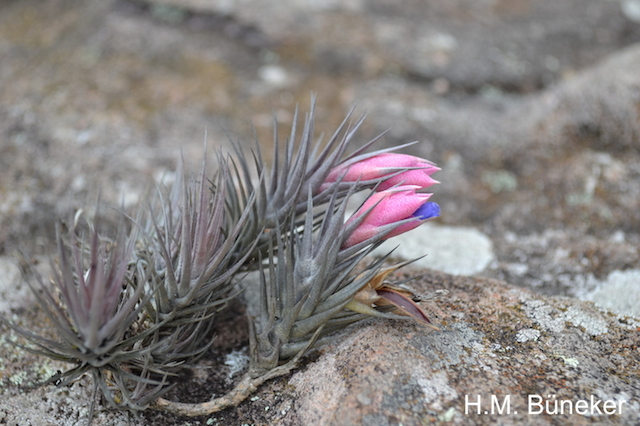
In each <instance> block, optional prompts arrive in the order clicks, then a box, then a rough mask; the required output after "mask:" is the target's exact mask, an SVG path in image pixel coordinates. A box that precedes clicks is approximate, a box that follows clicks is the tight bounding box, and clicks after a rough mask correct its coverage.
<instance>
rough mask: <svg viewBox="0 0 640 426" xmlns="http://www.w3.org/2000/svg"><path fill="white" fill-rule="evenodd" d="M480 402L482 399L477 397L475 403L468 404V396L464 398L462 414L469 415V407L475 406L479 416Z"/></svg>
mask: <svg viewBox="0 0 640 426" xmlns="http://www.w3.org/2000/svg"><path fill="white" fill-rule="evenodd" d="M481 402H482V397H480V395H478V399H477V402H469V395H465V396H464V414H465V415H467V414H469V406H471V405H475V406H476V411H477V414H480V403H481Z"/></svg>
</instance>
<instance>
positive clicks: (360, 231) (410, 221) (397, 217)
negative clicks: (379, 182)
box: [343, 185, 440, 248]
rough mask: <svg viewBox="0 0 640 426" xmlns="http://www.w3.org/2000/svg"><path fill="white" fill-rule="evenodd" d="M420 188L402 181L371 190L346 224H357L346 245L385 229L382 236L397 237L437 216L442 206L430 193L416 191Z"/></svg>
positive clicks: (352, 244) (356, 242)
mask: <svg viewBox="0 0 640 426" xmlns="http://www.w3.org/2000/svg"><path fill="white" fill-rule="evenodd" d="M418 189H420V187H419V186H417V185H403V186H398V187H395V188H392V189H387V190H385V191H380V192H376V193H374V194H372V195H371V196H370V197H369V198H368V199H367V201H365V202H364V204H363V205H362V206H361V207H360V208H359V209H358V211H357V212H356V213H355V214H354V215H353V216H352V217H351V218H350V219H349V220H348V221H347V223H346V224H345V228H347V229H348V228H349V227H350V225H351V226H353V225H356V224H357V225H356V227H355V229H353V230H352V231H351V233H350V234H349V236H348V237H347V238H346V240H345V241H344V243H343V248H348V247H351V246H354V245H356V244H358V243H361V242H363V241H366V240H369V239H370V238H371V237H373V236H375V235H377V234H380V233H386V234H385V235H384V237H383V239H386V238H390V237H394V236H396V235H400V234H402V233H405V232H407V231H410V230H412V229H414V228H416V227H418V226H419V225H420V224H422V223H423V222H425V221H426V220H429V219H432V218H434V217H438V216H439V215H440V207H439V206H438V205H437V204H436V203H433V202H428V200H429V197H431V194H425V193H419V192H416V190H418ZM394 225H395V226H394ZM390 226H391V228H390Z"/></svg>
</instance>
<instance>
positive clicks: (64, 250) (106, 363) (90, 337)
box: [2, 221, 169, 408]
mask: <svg viewBox="0 0 640 426" xmlns="http://www.w3.org/2000/svg"><path fill="white" fill-rule="evenodd" d="M75 223H76V222H75V221H74V224H75ZM89 234H90V237H89V238H90V241H89V244H88V247H87V246H86V245H85V244H86V241H85V239H84V237H83V236H81V235H79V234H78V233H77V232H76V227H75V225H74V226H73V227H72V228H71V229H70V231H69V233H68V235H67V236H66V237H65V236H64V235H63V233H62V232H61V230H60V227H58V230H57V245H58V259H57V262H54V260H53V259H52V260H51V269H52V271H53V276H52V281H53V283H54V284H55V288H54V290H53V291H52V290H50V289H49V287H48V286H47V285H46V284H45V281H44V280H43V278H42V277H41V276H40V275H39V274H38V273H37V271H35V269H33V270H32V273H33V276H34V279H35V281H36V284H33V283H32V281H31V280H27V282H28V283H29V285H30V286H31V289H32V290H33V293H34V294H35V296H36V298H37V300H38V302H39V304H40V306H41V308H42V309H43V311H44V313H45V314H46V316H47V317H48V318H49V319H50V320H51V322H52V323H53V324H54V325H55V327H56V331H57V332H58V335H59V339H58V340H52V339H47V338H44V337H41V336H38V335H37V334H34V333H31V332H29V331H26V330H23V329H21V328H18V327H16V326H15V325H13V324H11V323H9V322H7V321H5V320H4V319H2V321H3V322H5V323H7V324H8V325H9V326H10V327H11V328H13V329H14V330H15V331H16V332H17V333H18V334H19V335H22V336H23V337H25V338H26V339H27V340H28V341H29V342H30V343H31V345H30V346H22V347H23V348H24V349H26V350H28V351H31V352H34V353H36V354H40V355H45V356H48V357H50V358H53V359H55V360H59V361H66V362H69V363H72V364H75V366H74V367H72V368H70V369H69V370H67V371H65V372H62V373H59V374H56V375H55V376H53V377H52V378H51V379H50V380H49V382H52V383H56V384H57V385H60V386H62V385H66V384H69V383H70V382H72V381H73V380H74V379H76V378H78V377H79V376H80V375H82V374H84V373H87V372H89V373H91V374H92V375H93V378H94V382H95V386H96V388H99V389H100V390H101V391H102V394H103V395H104V396H105V398H106V399H107V400H108V401H109V402H110V403H111V404H112V405H114V406H127V407H131V408H143V407H146V406H147V405H148V403H149V402H150V401H152V400H154V399H156V398H157V397H158V396H160V395H161V394H162V392H163V390H164V389H165V387H166V385H167V384H168V383H167V382H166V378H167V376H168V375H169V373H168V372H166V371H163V366H161V365H158V364H156V363H155V362H154V360H153V358H152V357H151V356H150V352H151V351H152V350H153V349H154V344H153V343H152V342H153V340H154V339H152V338H151V339H150V336H151V335H153V334H154V333H156V332H157V331H158V329H159V327H160V325H159V324H154V325H150V326H149V327H147V329H146V330H144V331H142V332H137V333H132V330H133V329H134V328H136V327H137V326H138V325H137V323H138V322H139V320H140V315H141V312H142V309H143V306H144V305H145V304H146V303H147V302H148V301H149V299H150V293H149V292H147V291H146V290H145V288H144V286H139V285H134V283H133V274H132V270H131V263H130V262H131V258H132V253H133V250H134V244H135V241H136V232H135V231H134V232H132V234H131V235H130V236H129V237H126V236H125V225H124V224H121V227H120V230H119V232H118V235H117V237H116V238H115V239H107V238H104V237H103V236H101V235H100V233H99V229H98V226H97V225H91V226H90V227H89ZM145 342H146V343H145ZM92 407H93V404H92Z"/></svg>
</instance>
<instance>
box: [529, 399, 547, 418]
mask: <svg viewBox="0 0 640 426" xmlns="http://www.w3.org/2000/svg"><path fill="white" fill-rule="evenodd" d="M534 398H536V399H537V402H534ZM528 400H529V414H542V410H543V409H544V406H543V405H542V397H541V396H540V395H529V398H528ZM534 405H535V406H537V407H539V410H538V411H536V412H534V411H533V410H532V408H533V406H534Z"/></svg>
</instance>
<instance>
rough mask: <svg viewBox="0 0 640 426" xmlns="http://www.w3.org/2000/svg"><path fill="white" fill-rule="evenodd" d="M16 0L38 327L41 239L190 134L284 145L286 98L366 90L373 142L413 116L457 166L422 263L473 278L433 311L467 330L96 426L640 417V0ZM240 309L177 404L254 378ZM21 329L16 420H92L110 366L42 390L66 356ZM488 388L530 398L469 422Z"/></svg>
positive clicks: (7, 374) (31, 313)
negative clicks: (98, 385)
mask: <svg viewBox="0 0 640 426" xmlns="http://www.w3.org/2000/svg"><path fill="white" fill-rule="evenodd" d="M0 10H2V13H0V58H2V60H1V62H0V268H1V269H2V271H3V273H2V274H0V276H1V278H0V283H1V284H2V285H1V286H0V310H1V311H2V313H3V314H4V315H6V316H9V317H12V318H13V319H14V320H16V321H20V322H22V323H23V324H25V325H27V326H34V327H35V326H36V324H42V318H41V317H40V316H41V315H42V313H40V312H38V310H37V309H36V308H35V307H34V305H33V299H32V298H31V297H30V295H29V292H28V289H27V288H26V285H25V284H24V282H23V281H22V279H21V278H20V274H19V272H18V271H19V270H18V266H17V263H16V262H17V261H16V260H15V259H16V258H17V256H16V254H17V251H18V250H19V249H22V250H25V251H28V252H30V253H36V254H44V253H45V252H46V251H47V247H48V246H49V243H50V239H51V235H52V233H53V229H54V227H53V225H54V223H55V222H56V221H57V220H59V219H60V218H67V217H68V216H69V215H70V214H72V213H73V212H74V211H75V210H76V209H78V208H83V209H85V210H89V211H91V210H93V209H94V208H95V205H96V201H97V198H98V194H99V193H100V194H101V197H102V200H103V201H104V202H106V203H110V204H112V205H124V206H125V208H126V207H130V206H133V205H135V203H136V202H138V201H139V200H140V198H141V197H142V196H143V194H144V193H145V191H146V189H147V188H148V187H149V186H150V185H151V184H152V183H153V182H154V181H159V180H160V179H161V178H162V176H163V175H165V174H166V173H167V172H168V171H169V172H170V171H171V170H174V169H175V165H176V160H177V158H178V156H179V153H180V151H181V150H182V152H183V153H184V156H185V159H186V162H187V163H188V164H199V158H200V156H201V153H202V147H203V140H204V135H205V131H206V134H207V139H208V143H209V146H211V145H216V146H221V147H223V148H225V147H228V136H227V133H228V134H230V135H232V138H234V139H239V140H240V141H244V142H247V143H251V142H252V141H253V138H254V132H255V134H256V135H257V137H258V138H259V140H260V141H261V142H262V144H263V145H264V146H265V147H269V146H270V144H271V138H272V120H273V116H274V114H275V116H276V117H277V118H278V120H279V122H280V123H282V126H283V128H284V129H287V128H288V127H289V126H290V124H291V121H292V117H293V114H292V111H293V110H294V108H295V106H296V105H297V104H300V106H301V108H302V109H303V110H307V108H308V104H309V99H310V96H311V93H317V96H318V102H317V108H316V112H317V117H316V120H317V121H316V129H317V131H318V132H324V133H331V132H332V131H333V130H334V129H335V127H336V126H337V125H338V124H339V122H340V121H341V120H342V119H343V118H344V115H345V114H346V113H347V111H348V110H349V109H350V107H351V106H352V105H354V104H355V103H357V107H356V115H357V114H361V113H365V112H366V113H367V114H368V116H367V120H366V122H365V125H364V127H363V128H362V131H361V132H360V138H361V141H362V142H365V141H366V140H368V139H370V138H372V137H374V136H375V135H376V134H378V133H380V132H383V131H385V130H387V129H390V131H389V132H388V133H387V134H386V135H385V137H384V138H383V139H382V141H381V142H380V144H379V145H381V146H382V145H384V146H392V145H397V144H401V143H405V142H409V141H413V140H419V141H420V142H419V143H418V144H416V145H414V146H412V147H411V148H409V149H408V150H407V152H409V153H413V154H418V155H421V156H424V157H427V158H429V159H431V160H433V161H435V162H436V163H438V165H439V166H440V167H441V168H442V171H441V172H439V173H438V174H437V176H436V178H437V179H438V180H439V181H440V182H442V183H441V185H439V186H438V187H437V189H436V190H435V191H436V195H434V198H433V200H434V201H437V202H438V203H439V204H440V205H441V207H442V217H441V219H439V220H438V221H437V222H436V223H430V224H429V225H426V226H423V227H422V228H421V229H420V230H419V231H416V232H414V233H411V234H407V237H409V238H410V239H406V240H404V241H402V242H401V247H400V249H399V251H398V254H397V255H398V256H399V257H402V256H409V257H415V255H417V254H425V253H426V254H428V256H427V257H426V258H424V259H423V260H422V261H421V263H420V264H419V265H417V267H418V268H420V269H419V273H424V274H425V276H424V277H422V278H421V279H419V280H417V281H415V282H414V286H415V288H416V289H417V290H419V292H424V293H429V292H432V291H434V290H438V289H447V290H449V294H448V295H446V296H442V297H440V298H438V299H436V300H433V301H431V302H429V303H428V304H427V305H425V307H426V308H427V309H432V310H433V313H434V316H436V317H437V319H436V321H437V322H438V323H439V324H440V325H441V327H442V329H443V331H442V332H425V330H424V329H422V328H420V327H419V326H417V325H413V324H405V323H396V322H390V321H377V320H376V321H373V320H371V321H368V322H366V323H364V324H361V325H359V326H356V327H353V328H351V329H349V330H347V331H346V332H345V333H344V335H343V336H342V337H341V338H340V339H338V340H336V342H335V343H334V344H333V345H331V346H329V347H325V348H323V349H322V350H321V351H320V352H317V353H315V354H312V355H311V356H310V357H309V358H307V359H306V360H305V363H304V365H303V366H302V367H301V368H300V369H299V370H297V371H296V372H295V373H293V374H292V375H291V376H288V377H283V378H281V379H278V380H274V381H273V382H270V383H268V384H267V385H265V386H264V387H262V388H261V389H260V390H259V391H258V392H257V394H256V396H255V398H254V400H252V401H247V402H245V403H244V404H242V405H241V406H240V407H239V408H238V409H236V410H226V411H224V412H223V413H220V414H219V415H216V416H210V417H207V418H197V419H191V420H186V419H181V418H174V417H171V416H166V415H159V414H157V413H153V412H151V413H142V414H141V413H117V412H111V411H109V410H107V409H106V408H102V407H101V408H99V410H98V414H97V418H96V420H95V424H103V425H119V424H142V425H144V424H149V425H151V424H154V425H174V424H176V425H177V424H180V425H182V424H186V423H187V422H189V423H190V424H192V425H196V424H202V425H205V424H283V425H298V424H367V425H395V424H404V425H407V424H426V423H432V422H435V423H438V422H441V423H446V422H453V423H460V424H495V423H500V424H523V423H524V424H545V423H546V424H567V423H570V424H629V423H631V422H633V421H635V419H637V418H638V417H639V416H640V401H639V398H640V379H638V377H640V361H639V359H640V349H639V347H638V345H639V341H640V338H639V337H638V333H639V332H640V319H639V318H640V262H639V261H640V250H639V248H638V247H639V246H640V113H639V112H640V109H639V107H640V74H639V73H638V72H637V70H638V69H640V44H638V43H639V42H640V2H639V1H637V0H620V1H614V0H609V1H602V0H580V1H578V0H559V1H554V2H547V1H542V0H538V1H534V0H517V1H514V0H508V1H507V0H496V1H483V2H478V1H471V0H455V1H447V2H436V1H422V2H417V1H416V2H409V1H407V2H397V1H385V0H371V1H364V0H348V1H325V2H302V1H280V2H271V3H269V4H268V3H266V2H257V1H253V0H243V1H237V2H227V1H217V0H156V1H151V0H149V1H128V0H107V1H97V0H93V1H79V0H51V1H49V2H44V3H43V2H39V1H36V0H21V1H17V0H0ZM405 253H406V254H405ZM417 273H418V272H417ZM592 302H595V304H594V303H592ZM236 310H237V311H241V310H242V308H241V307H236ZM234 312H235V311H234ZM236 314H237V312H236ZM238 315H239V314H238ZM237 318H238V316H237V315H235V316H234V315H233V312H232V313H230V314H229V317H228V318H227V319H226V320H224V321H222V322H221V327H220V329H219V330H218V333H219V334H220V335H221V338H220V339H219V340H220V344H219V345H218V346H216V347H214V348H213V350H212V352H211V356H210V357H208V358H207V359H206V360H205V361H203V367H210V368H202V369H200V370H197V371H195V372H194V373H193V377H190V378H185V379H188V380H185V385H184V386H183V387H182V388H178V390H177V391H176V393H175V394H174V395H173V397H175V398H176V399H183V398H185V395H187V394H190V395H192V396H193V397H194V398H203V399H204V400H206V399H207V398H208V397H209V396H210V395H211V394H212V393H213V392H222V391H223V390H224V389H223V388H220V386H221V385H220V382H221V380H220V378H221V377H223V378H224V380H222V382H224V383H225V385H224V386H229V385H230V383H231V382H232V381H233V377H231V378H229V379H227V378H226V375H227V373H229V372H230V371H231V370H232V369H233V366H234V365H235V364H234V362H233V360H234V359H236V358H237V359H242V356H241V354H242V353H243V350H244V348H245V347H246V340H243V335H242V333H241V332H238V333H235V334H234V333H230V332H229V330H233V327H234V324H236V323H238V321H237ZM225 321H226V322H225ZM236 326H237V325H236ZM38 328H42V327H41V326H38ZM1 330H2V333H3V335H2V336H1V339H0V340H1V341H0V347H1V348H2V351H1V352H0V354H1V355H0V383H1V384H2V388H1V389H0V393H2V395H3V397H2V400H1V401H0V423H2V422H4V423H6V424H18V425H23V424H76V423H78V422H83V421H84V420H85V418H86V415H87V412H88V406H89V403H88V400H89V398H90V393H91V386H90V380H89V379H88V378H83V379H82V380H80V381H79V382H77V383H76V384H74V385H73V386H72V387H70V388H63V389H57V388H53V387H51V388H38V389H35V390H30V389H27V387H28V384H29V383H31V382H34V381H37V380H38V379H39V378H41V377H45V376H47V374H49V373H50V372H51V371H55V370H56V369H58V368H62V367H61V366H59V365H57V364H55V363H51V362H49V361H46V360H43V359H40V358H36V357H33V356H31V355H29V354H27V353H25V352H23V351H20V350H17V349H16V348H14V347H13V346H11V345H10V344H9V343H8V342H7V341H8V340H9V338H10V333H9V332H8V331H7V330H6V329H4V328H3V329H1ZM43 332H47V327H46V326H45V327H44V329H43ZM225 335H226V336H227V338H222V337H223V336H225ZM234 336H235V339H234V338H232V337H234ZM230 353H233V354H236V355H237V356H235V358H234V357H230V356H229V354H230ZM225 362H227V364H228V365H227V364H225ZM214 382H215V383H217V385H216V386H218V387H215V386H214ZM227 382H228V383H227ZM224 386H223V387H224ZM180 392H182V393H180ZM477 395H481V396H482V399H483V401H485V402H486V401H490V398H491V395H496V396H497V397H498V398H499V400H500V402H502V401H503V400H504V397H505V396H507V395H511V406H512V407H511V408H512V414H510V415H507V414H498V413H493V414H491V413H490V412H489V414H487V415H484V414H481V415H478V414H476V413H474V412H473V410H467V413H465V396H466V397H467V400H469V399H470V398H476V397H477ZM528 395H542V396H543V397H544V398H545V399H547V398H549V399H551V400H554V399H553V398H552V397H548V395H555V400H560V399H567V400H571V401H574V402H575V401H578V400H589V398H590V397H591V396H592V395H593V396H594V397H595V398H599V399H601V400H611V401H615V403H620V401H622V400H625V401H627V402H626V403H625V405H623V407H622V411H621V412H620V413H612V414H606V413H605V414H598V413H597V412H596V413H590V414H589V415H581V414H576V413H575V412H574V413H573V414H566V413H565V414H563V415H560V414H555V415H552V414H543V415H535V414H529V413H527V408H526V406H525V403H526V398H527V396H528ZM488 407H489V408H487V410H488V411H490V405H489V406H488ZM467 408H469V407H467ZM473 408H474V409H475V407H473ZM483 410H484V407H483ZM515 411H518V413H517V414H516V413H515Z"/></svg>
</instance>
